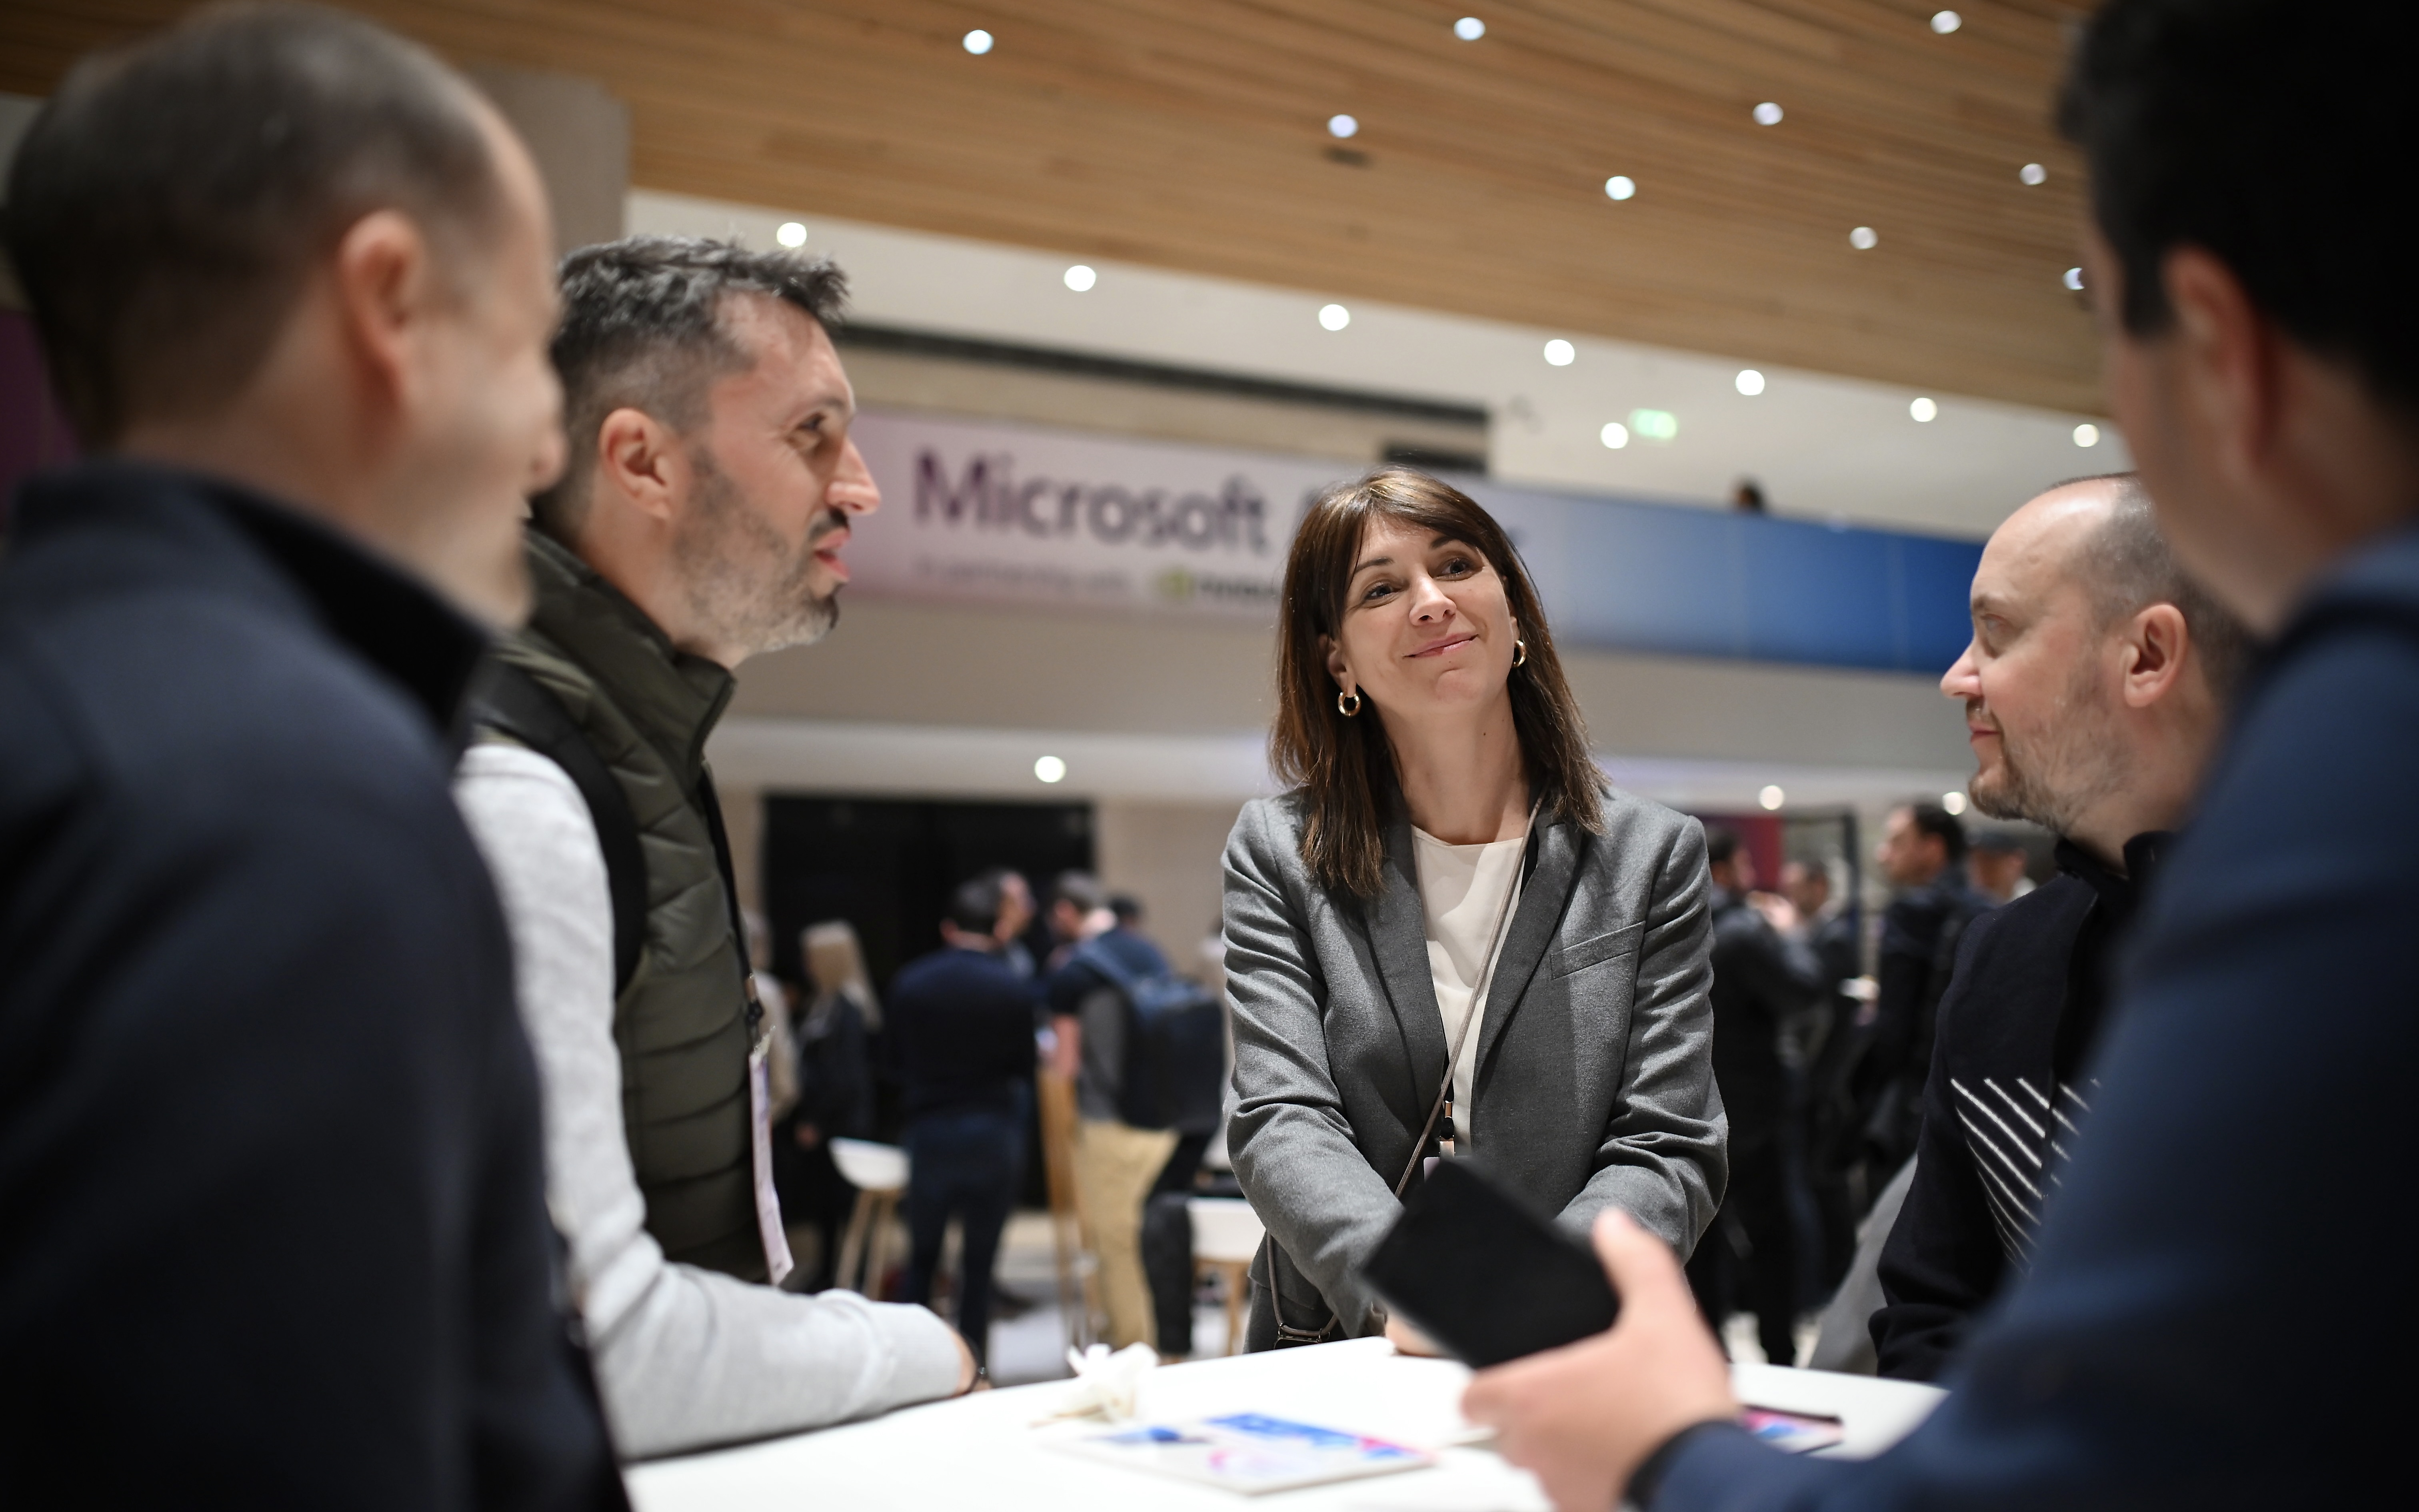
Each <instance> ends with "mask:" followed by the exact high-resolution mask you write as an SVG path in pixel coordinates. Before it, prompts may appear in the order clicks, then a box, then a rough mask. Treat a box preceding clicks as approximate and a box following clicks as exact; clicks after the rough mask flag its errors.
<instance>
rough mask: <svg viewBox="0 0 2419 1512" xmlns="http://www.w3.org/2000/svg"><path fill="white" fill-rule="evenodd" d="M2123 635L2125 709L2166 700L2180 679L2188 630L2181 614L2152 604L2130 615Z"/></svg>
mask: <svg viewBox="0 0 2419 1512" xmlns="http://www.w3.org/2000/svg"><path fill="white" fill-rule="evenodd" d="M2123 634H2124V652H2123V656H2124V664H2125V683H2124V690H2123V696H2124V700H2125V705H2126V707H2128V708H2134V709H2147V708H2149V706H2150V705H2151V704H2153V703H2156V702H2159V700H2161V699H2163V698H2165V697H2166V696H2167V692H2168V690H2169V689H2171V688H2173V687H2175V686H2176V682H2177V679H2179V678H2180V677H2181V676H2182V675H2183V666H2184V656H2185V653H2186V652H2187V651H2188V650H2189V649H2190V648H2191V645H2192V630H2191V628H2190V627H2189V626H2187V625H2185V624H2184V615H2183V610H2181V609H2178V608H2176V607H2175V606H2174V605H2173V604H2153V605H2151V606H2150V607H2149V608H2148V609H2144V610H2142V611H2141V612H2140V613H2138V614H2136V615H2134V618H2133V621H2132V623H2130V624H2129V625H2126V627H2125V629H2124V632H2123Z"/></svg>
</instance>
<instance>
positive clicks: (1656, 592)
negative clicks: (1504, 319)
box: [1471, 484, 1982, 676]
mask: <svg viewBox="0 0 2419 1512" xmlns="http://www.w3.org/2000/svg"><path fill="white" fill-rule="evenodd" d="M1471 491H1472V493H1473V494H1474V495H1475V496H1476V497H1477V498H1478V499H1479V501H1481V502H1482V503H1485V504H1486V505H1487V507H1488V508H1489V509H1491V510H1493V511H1495V512H1496V514H1497V517H1499V518H1501V519H1502V520H1503V521H1504V523H1505V525H1506V526H1507V528H1509V529H1510V530H1511V531H1512V532H1513V536H1514V539H1515V540H1516V541H1517V542H1518V544H1519V546H1520V548H1521V554H1522V556H1523V558H1524V559H1525V560H1526V561H1527V563H1528V564H1529V569H1530V571H1531V573H1532V575H1533V577H1534V578H1535V579H1536V581H1537V586H1538V591H1539V592H1540V593H1541V594H1543V595H1544V596H1545V599H1546V606H1547V610H1548V613H1549V614H1551V615H1552V617H1553V622H1554V631H1555V634H1556V635H1557V636H1558V637H1559V638H1561V640H1563V641H1564V642H1565V643H1567V644H1572V645H1584V646H1602V647H1605V648H1607V649H1613V650H1623V651H1648V652H1660V653H1665V654H1668V655H1675V656H1720V657H1725V658H1731V659H1737V660H1749V661H1768V662H1782V663H1794V664H1796V665H1801V666H1815V667H1857V668H1869V669H1872V670H1874V671H1903V672H1911V673H1918V674H1921V675H1924V676H1938V675H1939V674H1940V673H1941V672H1943V671H1947V670H1948V668H1949V664H1950V663H1951V662H1953V661H1955V660H1956V659H1957V657H1958V656H1959V655H1960V654H1961V653H1962V652H1964V649H1965V642H1966V640H1967V639H1968V635H1969V629H1968V621H1967V618H1966V607H1965V606H1966V596H1967V590H1968V588H1969V586H1970V585H1971V583H1972V581H1973V578H1974V568H1975V566H1976V564H1977V563H1979V562H1980V560H1981V554H1982V548H1981V544H1980V542H1976V541H1955V540H1947V539H1943V538H1940V537H1937V536H1928V535H1913V534H1906V533H1902V532H1893V531H1874V530H1861V529H1854V528H1849V527H1843V526H1832V525H1823V524H1817V523H1811V522H1809V521H1805V520H1794V519H1774V518H1772V517H1768V516H1761V515H1745V514H1735V513H1730V512H1726V511H1718V510H1709V509H1701V508H1696V507H1694V506H1690V505H1684V504H1658V503H1650V502H1646V501H1641V500H1632V499H1603V498H1595V499H1582V498H1573V497H1570V496H1567V495H1554V494H1538V493H1529V492H1525V491H1520V492H1516V491H1513V490H1509V489H1496V488H1491V487H1488V486H1485V485H1484V484H1479V485H1477V486H1474V487H1473V488H1472V490H1471Z"/></svg>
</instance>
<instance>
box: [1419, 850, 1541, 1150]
mask: <svg viewBox="0 0 2419 1512" xmlns="http://www.w3.org/2000/svg"><path fill="white" fill-rule="evenodd" d="M1411 838H1412V840H1413V841H1414V842H1415V854H1416V856H1417V857H1418V865H1417V870H1418V874H1419V879H1420V917H1421V919H1422V922H1423V923H1424V924H1425V926H1426V933H1427V941H1428V976H1429V978H1430V979H1431V980H1433V981H1434V982H1435V984H1436V1000H1437V1011H1438V1013H1439V1014H1440V1015H1441V1016H1442V1018H1443V1019H1444V1042H1445V1048H1446V1049H1447V1050H1448V1051H1450V1050H1451V1049H1452V1047H1453V1041H1454V1036H1456V1034H1460V1033H1461V1032H1462V1028H1461V1026H1462V1022H1463V1021H1464V1020H1465V1019H1467V1020H1469V1021H1470V1031H1469V1033H1468V1035H1467V1036H1465V1037H1464V1038H1463V1040H1462V1042H1461V1055H1460V1057H1458V1058H1457V1059H1456V1060H1455V1061H1454V1066H1453V1121H1454V1134H1455V1138H1456V1152H1457V1153H1460V1154H1467V1153H1469V1152H1470V1149H1471V1145H1472V1143H1473V1138H1472V1126H1471V1114H1472V1112H1473V1111H1474V1110H1473V1108H1472V1107H1471V1078H1472V1077H1473V1076H1474V1075H1475V1073H1476V1072H1477V1070H1478V1037H1479V1031H1480V1027H1481V1026H1483V1025H1484V1024H1485V1023H1486V1021H1487V1004H1486V1002H1485V1001H1484V1000H1480V1001H1477V1002H1472V1001H1471V999H1472V997H1473V996H1474V995H1476V994H1477V991H1478V980H1479V978H1480V977H1481V976H1483V975H1484V974H1485V973H1486V970H1487V948H1488V947H1489V946H1491V945H1493V944H1494V943H1495V924H1496V920H1497V919H1498V918H1506V919H1508V918H1509V911H1512V910H1518V908H1519V906H1520V862H1521V859H1522V857H1523V856H1524V855H1525V854H1526V852H1527V850H1528V848H1529V838H1528V837H1527V836H1526V835H1519V836H1515V837H1514V838H1513V839H1511V840H1498V841H1487V842H1485V843H1483V844H1478V845H1448V844H1446V843H1445V842H1444V841H1441V840H1439V839H1437V838H1436V837H1435V836H1434V835H1431V834H1429V833H1428V832H1427V831H1426V830H1424V829H1422V828H1420V827H1419V826H1418V825H1413V826H1412V827H1411ZM1507 895H1508V899H1509V901H1508V903H1507V901H1506V899H1507ZM1507 932H1508V925H1507ZM1422 1095H1424V1096H1430V1097H1432V1096H1434V1095H1435V1094H1434V1093H1433V1092H1429V1091H1427V1090H1426V1089H1425V1088H1423V1089H1422Z"/></svg>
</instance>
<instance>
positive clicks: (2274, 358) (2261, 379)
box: [2161, 247, 2284, 483]
mask: <svg viewBox="0 0 2419 1512" xmlns="http://www.w3.org/2000/svg"><path fill="white" fill-rule="evenodd" d="M2161 277H2162V279H2163V280H2164V282H2165V285H2166V293H2167V304H2168V307H2169V308H2170V309H2172V310H2173V311H2174V312H2175V327H2174V333H2173V337H2172V340H2173V344H2174V350H2175V353H2176V358H2177V376H2178V377H2179V378H2180V379H2181V384H2180V387H2181V390H2182V393H2181V402H2182V404H2183V405H2184V406H2185V407H2186V408H2187V409H2188V410H2189V411H2190V412H2191V417H2192V420H2193V423H2194V424H2196V426H2197V427H2198V428H2199V429H2200V431H2201V434H2202V438H2203V440H2204V442H2205V444H2206V445H2207V447H2208V448H2209V451H2210V454H2211V456H2212V457H2213V458H2214V460H2215V462H2216V464H2217V466H2218V467H2219V468H2220V469H2221V470H2222V471H2225V472H2226V473H2227V474H2230V475H2231V477H2232V479H2233V480H2234V481H2236V482H2238V483H2248V482H2249V481H2251V480H2252V479H2253V478H2254V477H2255V476H2256V475H2257V473H2259V472H2260V471H2263V470H2264V468H2263V464H2264V463H2265V461H2266V459H2267V456H2268V453H2269V450H2270V448H2271V447H2272V446H2273V444H2274V442H2275V440H2276V432H2277V426H2278V423H2279V414H2278V409H2279V404H2278V401H2279V389H2280V379H2281V371H2280V366H2279V364H2280V363H2281V362H2282V360H2283V357H2284V352H2283V350H2282V348H2281V346H2280V344H2279V333H2278V332H2277V331H2276V329H2275V327H2274V325H2273V323H2272V322H2271V321H2270V320H2269V319H2268V317H2267V316H2264V315H2262V314H2261V313H2260V311H2259V309H2258V307H2257V305H2255V304H2254V303H2253V302H2252V301H2251V296H2250V295H2249V294H2248V293H2247V292H2245V291H2244V289H2243V287H2242V280H2241V279H2239V278H2237V277H2235V276H2234V270H2232V269H2230V268H2228V267H2226V264H2224V263H2223V262H2220V261H2219V260H2218V259H2217V258H2216V257H2214V256H2212V255H2210V254H2209V253H2208V252H2207V251H2205V250H2203V249H2202V248H2199V247H2179V248H2177V249H2176V250H2175V251H2173V252H2170V253H2168V254H2167V256H2166V260H2165V263H2164V264H2163V265H2162V267H2161Z"/></svg>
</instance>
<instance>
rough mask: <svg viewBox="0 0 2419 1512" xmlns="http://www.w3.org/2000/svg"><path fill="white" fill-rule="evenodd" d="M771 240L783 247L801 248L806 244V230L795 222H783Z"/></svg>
mask: <svg viewBox="0 0 2419 1512" xmlns="http://www.w3.org/2000/svg"><path fill="white" fill-rule="evenodd" d="M773 239H774V240H776V241H778V242H779V243H780V244H781V245H783V246H785V247H803V246H805V245H806V244H807V228H806V227H805V226H803V225H801V224H798V223H797V222H795V221H783V222H782V223H781V228H780V229H779V230H778V231H776V232H774V233H773Z"/></svg>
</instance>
